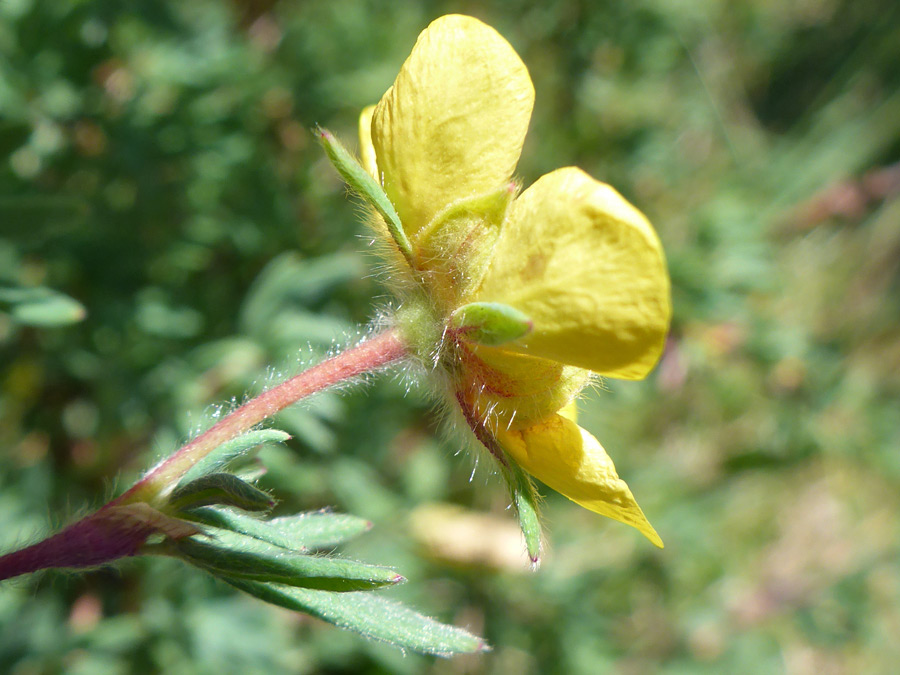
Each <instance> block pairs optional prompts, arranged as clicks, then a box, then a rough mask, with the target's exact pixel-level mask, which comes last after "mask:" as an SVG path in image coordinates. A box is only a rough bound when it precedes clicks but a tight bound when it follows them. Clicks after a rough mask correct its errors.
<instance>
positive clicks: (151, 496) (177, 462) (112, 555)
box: [0, 329, 409, 580]
mask: <svg viewBox="0 0 900 675" xmlns="http://www.w3.org/2000/svg"><path fill="white" fill-rule="evenodd" d="M408 353H409V352H408V348H407V346H406V344H405V342H404V341H403V339H402V338H401V337H400V335H399V334H398V332H397V330H396V329H393V330H389V331H386V332H384V333H381V334H380V335H378V336H376V337H374V338H371V339H369V340H366V341H365V342H362V343H360V344H359V345H357V346H356V347H353V348H351V349H348V350H347V351H345V352H343V353H341V354H339V355H337V356H335V357H333V358H330V359H328V360H327V361H323V362H322V363H320V364H318V365H316V366H313V367H312V368H310V369H308V370H306V371H304V372H302V373H300V374H299V375H297V376H295V377H292V378H291V379H289V380H287V381H286V382H283V383H281V384H279V385H278V386H276V387H273V388H272V389H269V390H268V391H266V392H265V393H263V394H260V395H259V396H257V397H256V398H254V399H253V400H251V401H248V402H247V403H245V404H244V405H242V406H241V407H240V408H238V409H237V410H235V411H234V412H233V413H231V414H230V415H228V416H227V417H225V418H224V419H222V420H221V421H219V422H218V423H217V424H215V425H213V426H212V427H210V428H209V429H208V430H207V431H205V432H204V433H202V434H201V435H199V436H197V438H195V439H193V440H192V441H190V442H189V443H187V444H186V445H184V446H182V447H181V448H180V449H179V450H178V451H176V452H175V453H174V454H173V455H172V456H170V457H169V458H168V459H166V460H164V461H163V462H161V463H160V464H158V465H157V466H156V467H155V468H153V469H152V470H151V471H150V472H148V473H147V475H145V476H144V477H143V478H142V479H141V480H139V481H138V482H137V483H136V484H135V485H134V486H132V487H131V489H129V490H128V491H127V492H125V493H124V494H123V495H121V496H120V497H118V498H116V499H114V500H112V501H111V502H109V503H107V504H105V505H104V506H103V507H101V508H100V510H99V511H97V512H95V513H93V514H91V515H89V516H87V517H85V518H83V519H81V520H79V521H77V522H75V523H73V524H72V525H70V526H69V527H67V528H65V529H64V530H62V531H61V532H58V533H57V534H55V535H53V536H51V537H49V538H47V539H45V540H43V541H40V542H38V543H36V544H33V545H32V546H28V547H27V548H24V549H21V550H19V551H13V552H12V553H8V554H6V555H4V556H0V580H3V579H8V578H10V577H14V576H18V575H20V574H26V573H28V572H35V571H37V570H41V569H46V568H49V567H74V568H79V567H92V566H96V565H101V564H104V563H107V562H110V561H112V560H116V559H118V558H123V557H127V556H132V555H137V554H139V553H140V552H141V550H142V546H143V545H144V543H145V542H146V541H147V538H148V537H149V536H150V535H152V534H154V533H158V534H162V535H165V536H169V537H174V538H179V537H181V536H189V535H190V534H191V533H192V532H191V531H190V529H187V530H179V525H180V526H184V522H183V521H180V520H178V519H177V518H167V517H166V516H165V515H164V514H163V513H161V512H158V511H154V510H153V509H151V508H149V507H148V506H147V503H150V502H154V501H156V500H158V499H159V497H160V496H161V495H162V496H164V495H165V494H166V493H167V492H168V490H170V489H171V487H172V486H173V485H174V484H175V483H176V482H177V481H178V479H179V478H181V476H183V475H184V473H185V472H186V471H187V470H188V469H190V468H191V466H193V465H194V463H195V462H197V461H198V460H200V459H202V458H203V457H205V456H206V455H207V454H209V453H210V452H212V451H213V450H215V449H216V448H217V447H218V446H219V445H221V444H222V443H225V442H227V441H230V440H231V439H232V438H235V437H236V436H239V435H241V434H243V433H244V432H246V431H248V430H250V429H252V428H253V427H254V426H256V425H257V424H259V423H260V422H262V421H263V420H264V419H266V418H267V417H271V416H272V415H274V414H275V413H277V412H278V411H279V410H282V409H284V408H286V407H287V406H289V405H291V404H292V403H296V402H297V401H299V400H301V399H303V398H306V397H307V396H310V395H311V394H315V393H316V392H319V391H322V390H323V389H327V388H328V387H331V386H334V385H336V384H340V383H341V382H345V381H347V380H349V379H352V378H354V377H357V376H359V375H362V374H364V373H370V372H373V371H376V370H378V369H380V368H382V367H384V366H386V365H388V364H390V363H393V362H395V361H398V360H400V359H402V358H404V357H405V356H407V355H408ZM144 502H146V503H144ZM129 505H130V506H129ZM135 509H138V510H135ZM141 509H142V510H141ZM173 528H174V529H173ZM176 530H177V531H176Z"/></svg>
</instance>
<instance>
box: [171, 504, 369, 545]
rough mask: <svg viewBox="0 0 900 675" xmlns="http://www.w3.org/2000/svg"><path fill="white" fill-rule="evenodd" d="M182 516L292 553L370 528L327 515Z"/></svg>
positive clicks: (209, 511)
mask: <svg viewBox="0 0 900 675" xmlns="http://www.w3.org/2000/svg"><path fill="white" fill-rule="evenodd" d="M184 517H189V518H191V519H192V520H196V521H197V522H200V523H204V524H206V525H212V526H213V527H219V528H222V529H224V530H229V531H231V532H238V533H240V534H243V535H246V536H248V537H253V538H254V539H259V540H261V541H266V542H269V543H270V544H275V545H276V546H282V547H284V548H288V549H292V550H312V549H321V548H331V547H334V546H337V545H338V544H341V543H343V542H345V541H347V540H348V539H351V538H352V537H356V536H357V535H360V534H362V533H363V532H366V531H367V530H369V529H370V528H371V527H372V523H371V522H370V521H368V520H365V519H363V518H357V517H356V516H349V515H346V514H342V513H328V512H316V513H301V514H298V515H294V516H284V517H282V518H273V519H272V520H259V519H258V518H254V517H253V516H250V515H247V514H243V513H234V512H232V511H227V510H224V509H213V508H200V509H196V510H193V511H190V512H188V513H185V514H184Z"/></svg>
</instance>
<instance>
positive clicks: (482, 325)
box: [448, 302, 534, 347]
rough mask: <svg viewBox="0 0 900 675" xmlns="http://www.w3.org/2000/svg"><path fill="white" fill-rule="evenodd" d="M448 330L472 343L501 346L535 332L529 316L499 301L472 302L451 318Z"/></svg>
mask: <svg viewBox="0 0 900 675" xmlns="http://www.w3.org/2000/svg"><path fill="white" fill-rule="evenodd" d="M448 327H449V328H450V329H451V330H453V331H458V332H459V333H460V336H461V337H463V338H465V339H466V340H468V341H470V342H474V343H476V344H480V345H486V346H488V347H498V346H500V345H503V344H506V343H507V342H512V341H513V340H518V339H519V338H521V337H525V336H526V335H528V334H529V333H530V332H531V331H532V330H533V329H534V323H533V322H532V321H531V319H530V318H529V317H528V315H527V314H525V313H523V312H521V311H519V310H518V309H516V308H515V307H510V306H509V305H504V304H503V303H499V302H472V303H469V304H468V305H463V306H462V307H460V308H458V309H457V310H456V311H454V312H453V314H451V315H450V321H449V323H448Z"/></svg>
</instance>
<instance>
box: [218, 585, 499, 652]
mask: <svg viewBox="0 0 900 675" xmlns="http://www.w3.org/2000/svg"><path fill="white" fill-rule="evenodd" d="M225 581H226V582H228V583H229V584H231V585H232V586H234V587H235V588H238V589H240V590H242V591H244V592H245V593H249V594H250V595H253V596H255V597H257V598H259V599H260V600H263V601H264V602H268V603H271V604H273V605H278V606H279V607H285V608H287V609H291V610H294V611H298V612H303V613H305V614H310V615H312V616H315V617H317V618H319V619H322V620H323V621H327V622H329V623H331V624H334V625H335V626H338V627H340V628H347V629H349V630H352V631H356V632H357V633H359V634H361V635H363V636H364V637H367V638H370V639H373V640H380V641H381V642H387V643H388V644H391V645H394V646H396V647H400V648H402V649H409V650H412V651H415V652H419V653H422V654H434V655H436V656H445V657H446V656H453V655H454V654H471V653H476V652H487V651H490V649H491V648H490V646H489V645H488V644H487V643H486V642H485V641H484V640H483V639H481V638H479V637H477V636H475V635H472V634H471V633H469V632H468V631H465V630H463V629H462V628H457V627H456V626H448V625H446V624H442V623H439V622H438V621H435V620H434V619H431V618H429V617H427V616H424V615H422V614H419V613H418V612H415V611H413V610H411V609H409V608H408V607H404V606H403V605H401V604H399V603H396V602H392V601H391V600H387V599H385V598H383V597H381V596H380V595H378V594H376V593H328V592H325V591H316V590H308V589H305V588H291V587H288V586H282V585H280V584H266V583H259V582H254V581H246V580H242V579H227V578H226V579H225Z"/></svg>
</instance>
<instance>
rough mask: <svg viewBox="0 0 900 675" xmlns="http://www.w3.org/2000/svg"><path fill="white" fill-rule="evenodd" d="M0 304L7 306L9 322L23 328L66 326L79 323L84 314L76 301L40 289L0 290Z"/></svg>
mask: <svg viewBox="0 0 900 675" xmlns="http://www.w3.org/2000/svg"><path fill="white" fill-rule="evenodd" d="M0 303H2V304H5V305H7V306H8V307H9V310H8V311H9V313H10V315H11V316H12V318H13V320H14V321H15V322H16V323H19V324H21V325H24V326H35V327H40V328H53V327H56V326H66V325H68V324H71V323H75V322H78V321H81V320H82V319H84V317H85V316H86V314H87V312H86V311H85V309H84V306H83V305H82V304H81V303H80V302H78V301H77V300H73V299H72V298H70V297H69V296H68V295H65V294H63V293H60V292H59V291H54V290H52V289H50V288H45V287H43V286H38V287H35V288H22V287H3V288H0Z"/></svg>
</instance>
